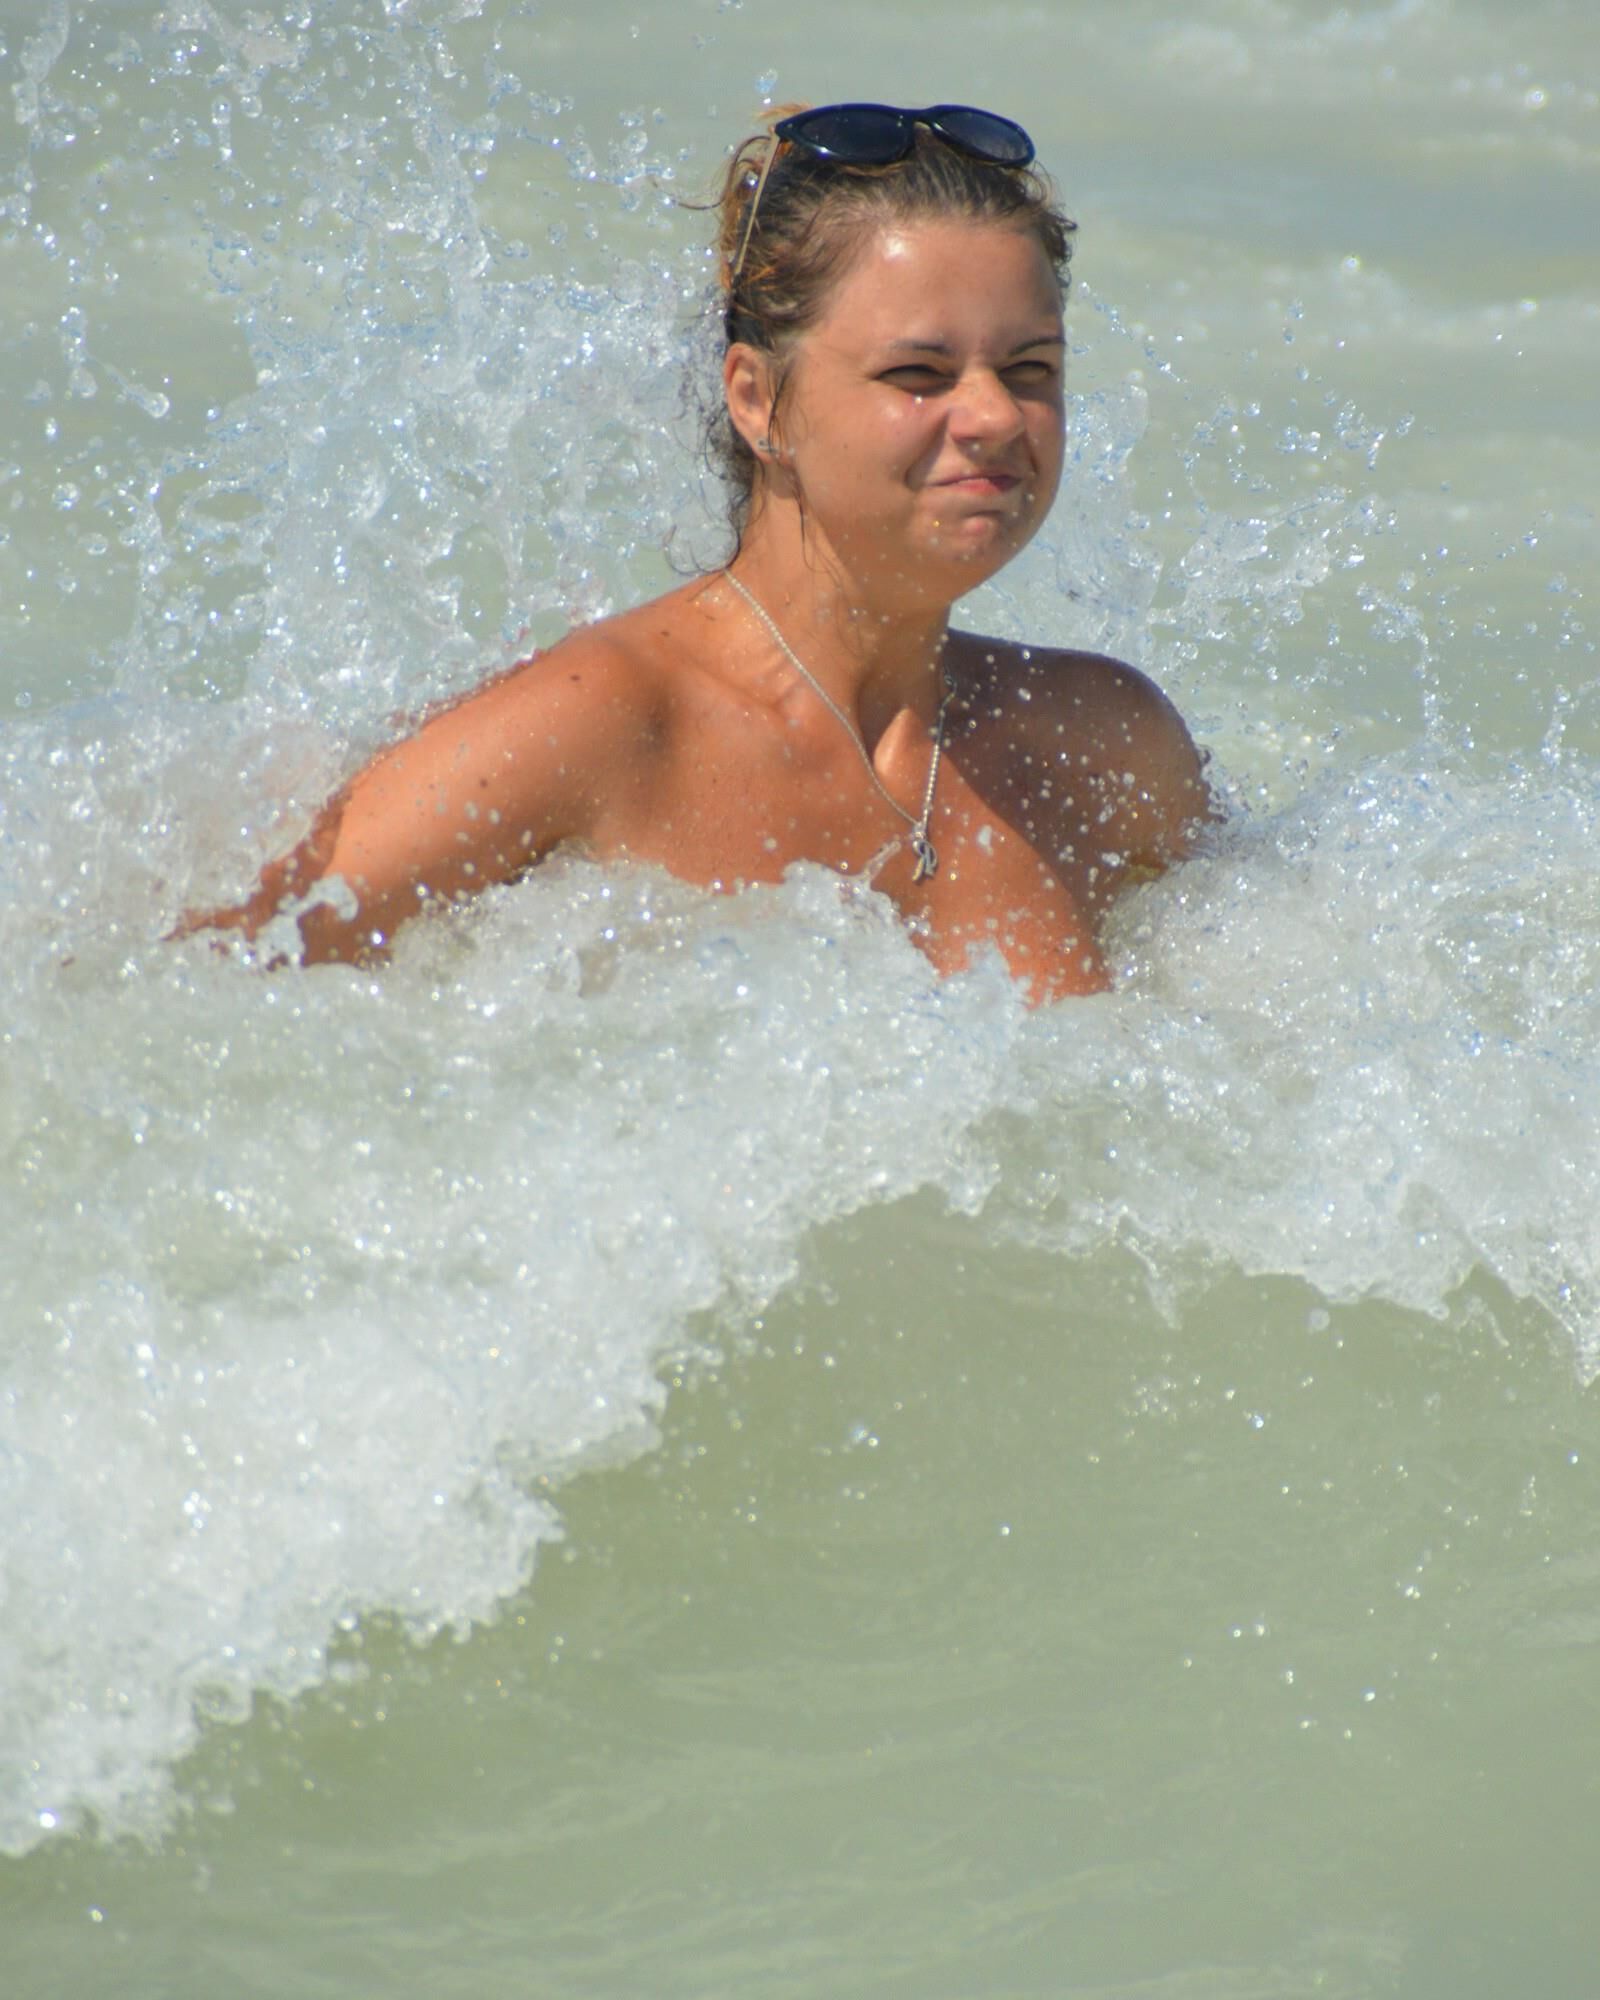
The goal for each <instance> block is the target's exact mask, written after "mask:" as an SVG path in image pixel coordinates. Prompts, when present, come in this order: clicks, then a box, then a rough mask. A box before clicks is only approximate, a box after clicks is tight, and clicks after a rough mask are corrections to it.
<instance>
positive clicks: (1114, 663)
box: [951, 632, 1188, 738]
mask: <svg viewBox="0 0 1600 2000" xmlns="http://www.w3.org/2000/svg"><path fill="white" fill-rule="evenodd" d="M951 638H952V641H953V643H954V646H955V649H956V657H955V660H954V662H953V664H954V665H955V668H956V673H957V676H958V679H959V680H961V681H963V682H965V684H966V685H967V686H968V688H969V689H970V690H971V694H972V698H973V699H974V701H975V702H976V703H978V704H983V703H985V702H987V703H988V704H989V705H991V706H992V707H994V708H996V709H998V710H1001V711H1005V710H1009V711H1010V712H1011V713H1012V715H1013V716H1014V717H1015V719H1016V720H1017V721H1018V722H1022V721H1025V720H1028V719H1034V720H1037V721H1038V722H1039V723H1040V724H1042V725H1044V726H1046V727H1060V728H1063V729H1064V728H1067V727H1071V728H1072V729H1073V730H1074V732H1075V733H1077V732H1086V733H1087V734H1089V735H1091V736H1094V737H1099V736H1101V735H1103V734H1104V732H1105V731H1106V730H1107V729H1108V728H1109V729H1111V730H1112V731H1113V732H1116V731H1121V730H1127V729H1143V728H1151V727H1154V728H1156V729H1158V730H1159V729H1163V728H1174V727H1175V728H1176V729H1178V730H1179V731H1181V732H1182V734H1183V735H1184V737H1185V738H1187V736H1188V731H1187V729H1185V728H1184V724H1183V720H1182V718H1181V716H1180V715H1179V714H1178V711H1177V709H1176V708H1174V707H1173V705H1172V703H1171V702H1170V701H1169V700H1168V699H1167V697H1166V696H1165V695H1164V694H1163V693H1162V692H1161V689H1160V688H1159V687H1158V686H1157V685H1156V683H1155V682H1154V681H1153V680H1152V679H1151V678H1150V676H1149V675H1148V674H1146V673H1142V672H1141V671H1140V670H1139V668H1137V667H1130V666H1129V665H1128V664H1127V662H1126V661H1125V660H1117V659H1113V658H1112V657H1111V655H1110V654H1109V653H1084V652H1077V651H1074V650H1072V649H1071V648H1068V647H1064V646H1025V645H1022V644H1020V643H1018V642H1017V641H1016V640H1009V639H985V638H980V637H978V636H977V635H976V634H974V633H969V632H962V633H952V634H951Z"/></svg>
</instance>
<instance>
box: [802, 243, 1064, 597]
mask: <svg viewBox="0 0 1600 2000" xmlns="http://www.w3.org/2000/svg"><path fill="white" fill-rule="evenodd" d="M1063 354H1064V344H1063V339H1062V328H1061V301H1060V296H1059V293H1058V291H1057V287H1056V282H1055V276H1054V273H1053V272H1052V270H1051V268H1050V263H1049V259H1048V258H1047V257H1046V255H1045V253H1044V251H1043V249H1042V248H1041V247H1040V245H1039V243H1038V242H1037V240H1036V239H1035V238H1034V237H1033V236H1032V235H1030V234H1028V233H1026V232H1025V231H1023V230H1021V229H1017V228H1012V227H1007V226H1003V225H999V224H994V223H974V222H939V221H930V222H916V223H902V224H890V225H886V226H885V227H883V228H881V229H879V230H878V231H876V232H875V233H874V234H873V236H871V237H870V238H869V239H868V240H867V241H866V242H865V243H864V244H863V245H862V248H861V250H860V253H859V254H858V255H857V256H856V258H855V259H854V260H853V262H852V263H851V264H850V265H849V267H848V269H847V270H846V271H845V273H844V275H843V276H842V277H841V278H840V279H839V280H838V282H837V283H836V285H835V286H834V289H833V292H832V294H831V296H830V297H829V299H828V302H827V305H826V307H825V309H824V311H823V313H822V316H821V318H820V319H818V320H817V321H816V322H815V323H814V324H813V325H812V327H811V328H810V329H809V331H808V332H807V333H806V334H805V335H804V336H802V338H801V340H800V341H799V342H798V343H797V346H796V349H795V353H794V358H793V363H792V366H791V369H790V372H789V378H788V381H787V384H786V386H785V388H784V391H783V395H782V399H781V402H780V407H779V411H778V422H777V427H776V431H775V441H776V442H777V444H778V447H779V451H780V454H781V457H780V460H779V464H780V465H781V467H782V468H783V469H785V470H787V471H788V472H789V473H790V474H791V475H792V476H793V478H794V480H795V481H796V483H797V484H798V488H799V492H800V498H801V502H802V504H803V506H804V509H805V517H806V529H807V533H808V535H811V534H816V535H820V536H821V537H822V538H824V539H825V541H826V543H827V544H828V546H829V548H830V549H831V550H832V552H833V553H834V555H835V556H836V557H837V558H838V559H839V561H840V562H841V563H842V564H843V565H844V567H845V569H846V570H847V572H848V573H850V574H852V575H854V576H856V577H857V578H858V579H859V580H860V582H861V584H862V585H863V586H864V587H865V588H866V589H867V590H868V591H869V592H870V593H871V594H872V595H874V596H881V597H882V598H883V599H884V600H885V601H886V602H888V601H900V602H906V603H908V604H909V603H911V602H916V603H926V602H930V601H934V600H942V601H943V602H944V603H945V604H948V603H950V602H952V601H953V600H954V599H955V598H956V597H958V596H960V595H962V594H963V593H964V592H965V591H968V590H971V589H973V588H974V587H975V586H976V585H977V584H979V583H980V582H982V581H983V579H984V578H985V577H987V576H991V575H993V573H994V572H995V571H996V570H997V569H999V568H1000V567H1001V565H1002V564H1004V563H1006V562H1008V561H1009V560H1010V559H1011V557H1012V556H1014V555H1015V554H1016V553H1017V551H1018V550H1019V549H1020V548H1022V547H1023V546H1024V544H1025V543H1026V542H1027V541H1028V540H1029V539H1030V537H1031V536H1032V535H1033V533H1034V532H1035V530H1036V529H1037V528H1038V526H1039V524H1040V523H1041V522H1042V521H1043V519H1044V517H1045V515H1046V514H1047V513H1048V512H1049V509H1050V503H1051V502H1052V500H1053V499H1054V498H1055V492H1056V486H1057V483H1058V481H1059V480H1060V477H1061V456H1062V426H1063V396H1062V365H1063Z"/></svg>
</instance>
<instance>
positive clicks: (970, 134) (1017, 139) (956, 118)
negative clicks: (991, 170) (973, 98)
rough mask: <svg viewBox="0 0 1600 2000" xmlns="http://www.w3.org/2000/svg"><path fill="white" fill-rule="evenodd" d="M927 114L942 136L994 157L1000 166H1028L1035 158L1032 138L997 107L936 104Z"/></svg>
mask: <svg viewBox="0 0 1600 2000" xmlns="http://www.w3.org/2000/svg"><path fill="white" fill-rule="evenodd" d="M923 115H924V117H925V118H926V119H927V122H928V123H929V124H930V125H931V126H932V127H933V129H934V131H936V132H937V133H938V134H939V136H940V138H941V139H948V140H949V141H950V143H951V145H953V146H960V147H962V148H963V150H964V151H966V152H968V153H975V154H976V155H977V157H978V158H979V159H980V160H992V161H993V162H994V164H995V165H996V166H997V167H1025V166H1026V165H1027V164H1028V162H1029V161H1030V160H1031V159H1032V158H1033V141H1032V140H1031V139H1030V138H1029V137H1028V135H1027V133H1026V132H1024V131H1023V129H1022V127H1021V126H1020V125H1017V124H1014V123H1013V122H1012V120H1011V119H1009V118H1002V117H1000V116H999V114H998V113H997V112H994V111H975V110H974V109H973V108H972V106H971V105H970V104H937V105H935V106H934V108H933V110H931V111H928V112H925V113H924V114H923Z"/></svg>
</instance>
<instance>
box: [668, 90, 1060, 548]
mask: <svg viewBox="0 0 1600 2000" xmlns="http://www.w3.org/2000/svg"><path fill="white" fill-rule="evenodd" d="M808 108H809V107H807V106H805V105H801V104H785V105H780V106H779V107H778V108H777V109H775V110H773V111H772V112H770V113H769V114H768V117H767V126H768V130H766V131H764V132H756V133H753V134H752V135H751V136H750V137H749V138H748V139H746V140H744V141H743V142H742V143H741V144H740V145H739V146H738V148H737V149H736V150H735V152H734V154H733V157H732V159H731V160H730V161H729V163H728V171H727V174H726V175H725V177H724V179H723V184H722V192H721V194H720V196H719V197H718V200H717V203H716V208H717V252H718V258H719V273H718V275H719V279H720V291H721V302H722V329H723V349H724V352H726V350H727V348H728V347H731V346H732V345H733V343H734V342H735V341H743V342H744V343H745V344H746V345H748V346H750V347H754V348H756V349H758V350H759V351H760V352H761V353H763V354H768V355H770V356H771V357H772V361H773V366H774V390H775V393H774V399H773V414H774V417H776V415H777V410H778V406H779V404H780V402H781V401H782V395H783V387H784V383H785V380H786V378H787V373H788V368H787V363H788V361H789V359H790V356H791V354H792V351H793V348H794V344H795V342H796V341H797V340H798V339H799V338H800V336H801V335H802V334H803V333H805V331H806V330H807V328H808V327H811V326H813V325H814V324H815V323H816V321H817V320H818V319H820V318H821V316H822V313H823V311H824V309H825V308H826V306H827V302H828V297H829V295H830V293H831V292H832V290H833V287H834V286H835V285H836V284H837V283H838V281H839V280H840V278H842V277H843V276H844V274H845V272H846V271H847V270H848V268H849V266H850V263H851V261H852V260H853V258H854V257H855V255H856V253H857V251H858V250H859V249H860V247H861V245H862V244H863V243H864V242H865V241H866V240H867V238H868V237H870V236H871V235H873V234H874V233H875V232H876V231H878V230H880V229H882V228H884V227H885V226H886V225H887V224H889V223H895V222H927V221H942V222H949V221H956V222H977V223H985V222H986V223H993V224H995V225H996V226H998V227H1002V228H1010V229H1019V230H1021V231H1023V232H1024V233H1025V234H1027V235H1030V236H1032V237H1033V238H1034V239H1035V241H1036V242H1037V243H1038V245H1039V247H1040V249H1041V250H1043V252H1044V254H1045V256H1046V257H1047V258H1048V259H1049V263H1050V268H1051V270H1052V271H1053V272H1054V273H1055V277H1056V283H1057V285H1058V286H1059V287H1060V290H1061V296H1062V297H1063V299H1064V298H1065V297H1066V293H1067V284H1068V265H1069V263H1070V261H1071V257H1072V232H1073V230H1074V229H1075V228H1076V227H1077V224H1076V223H1074V222H1073V221H1072V220H1071V219H1070V218H1069V217H1068V216H1066V215H1064V214H1063V213H1062V210H1061V207H1060V203H1059V199H1058V197H1057V195H1056V190H1055V187H1054V185H1053V183H1052V182H1051V180H1050V177H1049V176H1048V175H1047V174H1045V173H1044V172H1042V171H1041V170H1040V169H1039V168H1038V167H1036V166H1031V165H1030V166H1027V167H1004V166H998V165H995V164H994V163H993V162H991V161H988V160H979V159H974V158H973V157H972V155H971V154H969V153H963V152H962V151H960V149H959V148H957V147H955V146H951V145H947V144H946V143H945V141H944V140H942V139H940V138H939V137H938V136H937V135H936V134H934V133H933V132H930V131H929V130H928V128H927V127H926V126H923V125H919V126H918V127H917V128H916V135H915V142H914V144H913V146H912V149H911V151H910V152H909V153H908V154H907V155H906V157H905V158H904V159H903V160H895V161H892V162H891V163H890V164H889V165H888V166H873V167H857V166H847V165H844V164H842V163H840V162H838V161H834V160H824V159H821V158H819V157H818V155H816V154H815V153H813V152H811V150H810V149H809V148H808V147H806V146H801V145H793V144H784V143H781V142H778V152H777V154H776V157H774V159H773V160H772V164H771V167H770V169H769V170H768V172H767V175H766V180H765V184H764V185H763V184H762V167H763V165H764V164H765V162H766V159H767V155H768V152H769V150H770V148H771V147H772V145H773V144H774V143H775V142H774V140H773V138H772V135H771V129H770V128H771V127H772V126H773V125H775V124H776V123H777V121H778V120H779V119H780V118H787V117H789V116H790V115H791V114H792V113H794V112H796V111H803V110H806V109H808ZM758 186H759V187H760V203H759V207H758V208H757V211H756V215H755V221H754V226H753V228H752V226H751V217H750V204H751V203H752V201H754V200H755V198H756V190H757V188H758ZM747 236H748V239H749V240H748V242H747V241H746V238H747ZM741 250H742V252H743V261H742V262H740V254H741ZM736 267H737V268H736ZM706 454H707V457H708V458H709V459H710V461H711V463H712V464H713V465H714V466H715V467H716V469H717V470H718V471H719V472H720V473H721V474H722V476H723V478H724V479H725V480H726V482H727V485H728V493H729V501H728V519H729V526H730V527H731V528H732V530H733V534H734V540H735V542H736V543H737V542H738V540H739V539H740V537H741V536H742V535H743V533H744V530H745V527H746V525H747V523H748V521H749V518H750V506H751V501H752V499H753V497H754V493H755V485H756V472H757V467H758V465H759V461H758V459H757V458H756V455H755V453H754V452H752V451H751V449H750V447H749V445H748V444H746V443H745V441H744V439H743V438H742V437H741V436H740V435H739V432H738V431H737V429H735V427H734V424H733V422H732V420H731V418H730V417H729V415H728V411H727V408H726V406H725V405H724V404H722V403H721V401H720V400H719V401H718V402H717V403H716V404H714V405H713V407H712V408H711V410H710V412H709V416H708V421H707V425H706Z"/></svg>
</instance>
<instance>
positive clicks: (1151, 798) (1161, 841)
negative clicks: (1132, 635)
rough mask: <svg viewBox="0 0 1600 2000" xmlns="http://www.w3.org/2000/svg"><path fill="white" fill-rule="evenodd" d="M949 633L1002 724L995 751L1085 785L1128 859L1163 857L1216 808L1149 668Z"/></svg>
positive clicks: (1153, 861)
mask: <svg viewBox="0 0 1600 2000" xmlns="http://www.w3.org/2000/svg"><path fill="white" fill-rule="evenodd" d="M953 636H957V637H958V638H959V648H960V650H959V653H958V655H957V660H956V666H957V673H958V676H959V677H960V680H961V682H962V684H963V685H964V686H965V687H967V688H970V690H971V695H970V697H969V699H970V700H971V702H972V704H973V705H974V707H975V709H976V711H977V713H978V714H979V715H980V716H982V715H984V714H987V715H988V716H989V717H991V718H992V719H993V724H997V725H999V734H1000V737H1001V739H1002V745H1003V751H1002V754H1004V755H1006V756H1007V757H1008V758H1010V759H1012V760H1014V761H1015V762H1016V764H1017V765H1018V766H1019V767H1021V768H1022V769H1024V770H1025V771H1026V772H1028V773H1030V774H1032V773H1037V772H1038V771H1040V770H1041V769H1042V768H1054V769H1058V770H1060V771H1061V772H1062V773H1063V774H1067V773H1070V774H1071V775H1072V776H1073V777H1074V778H1075V779H1076V780H1078V781H1079V784H1080V785H1081V784H1087V785H1089V786H1091V787H1092V788H1093V791H1094V793H1095V796H1096V800H1097V812H1098V816H1099V818H1100V819H1101V822H1102V823H1103V824H1105V825H1106V826H1107V828H1108V830H1111V831H1114V833H1115V836H1116V838H1117V839H1118V840H1119V841H1120V843H1121V845H1122V846H1123V847H1124V849H1125V850H1126V851H1127V853H1128V854H1129V855H1130V857H1131V858H1133V859H1135V860H1137V861H1138V862H1140V863H1141V864H1143V865H1146V866H1162V865H1164V864H1165V863H1166V862H1168V861H1170V860H1173V859H1175V858H1176V857H1177V856H1178V855H1180V854H1182V853H1185V852H1186V851H1187V850H1188V847H1189V845H1190V844H1191V842H1192V839H1193V836H1194V833H1195V831H1196V830H1197V829H1198V828H1199V827H1200V826H1201V825H1202V824H1203V823H1204V822H1205V821H1206V820H1208V819H1211V818H1213V817H1214V816H1215V807H1214V804H1213V801H1212V797H1211V793H1210V789H1209V787H1208V786H1207V784H1206V780H1205V759H1204V757H1203V756H1202V754H1201V752H1200V751H1199V750H1198V749H1197V748H1196V746H1195V742H1194V739H1193V737H1192V736H1191V735H1190V733H1189V729H1188V726H1187V724H1186V723H1185V722H1184V720H1183V717H1182V716H1181V715H1180V714H1179V712H1178V710H1177V708H1176V707H1175V706H1174V704H1173V703H1172V702H1171V701H1170V700H1168V698H1167V696H1166V695H1165V694H1163V692H1162V691H1161V689H1160V688H1159V687H1158V686H1157V685H1156V683H1155V682H1154V681H1153V680H1152V679H1151V678H1150V676H1149V675H1148V674H1145V673H1141V672H1140V670H1139V669H1138V668H1137V667H1131V666H1129V665H1128V664H1127V663H1126V662H1125V661H1122V660H1117V659H1113V658H1111V657H1110V656H1109V655H1107V654H1103V653H1084V652H1075V651H1071V650H1069V649H1066V648H1062V647H1050V646H1022V645H1018V644H1015V643H1013V642H1007V641H998V640H991V639H982V638H977V637H974V636H972V635H968V634H960V635H953ZM1030 781H1031V780H1030Z"/></svg>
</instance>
